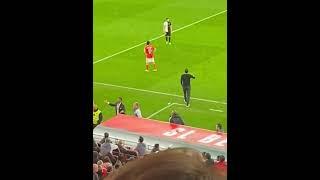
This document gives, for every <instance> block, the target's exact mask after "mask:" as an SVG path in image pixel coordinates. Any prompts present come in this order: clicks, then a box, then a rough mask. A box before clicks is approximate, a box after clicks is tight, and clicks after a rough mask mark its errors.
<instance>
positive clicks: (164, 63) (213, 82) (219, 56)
mask: <svg viewBox="0 0 320 180" xmlns="http://www.w3.org/2000/svg"><path fill="white" fill-rule="evenodd" d="M226 8H227V2H226V0H197V1H194V0H183V1H181V0H162V1H147V0H139V1H134V0H121V1H119V0H94V11H93V13H94V24H93V29H94V30H93V32H94V34H93V37H94V38H93V40H94V47H93V50H94V55H93V73H94V76H93V81H94V83H93V92H94V95H93V98H94V101H95V103H96V104H98V106H99V108H100V110H102V112H103V115H104V119H109V118H111V117H113V116H114V115H115V112H114V108H113V107H111V106H107V105H105V104H104V100H105V99H108V100H109V101H110V102H115V101H116V100H117V97H119V96H121V97H122V98H123V103H124V104H125V106H126V111H127V114H129V115H130V114H133V112H132V104H133V103H134V102H139V104H140V108H141V111H142V115H143V117H146V118H151V119H156V120H161V121H168V118H169V115H170V112H171V111H172V110H176V111H177V112H178V114H179V115H180V116H181V117H182V118H183V120H184V121H185V123H186V125H189V126H193V127H200V128H204V129H211V130H213V129H214V128H215V125H216V124H217V123H221V124H222V125H223V128H224V130H226V128H227V122H226V121H227V104H226V101H227V11H226ZM166 17H168V18H170V20H171V22H172V27H173V33H172V44H171V45H166V43H165V38H164V37H163V36H161V35H163V32H162V30H163V29H162V28H163V22H164V20H165V18H166ZM147 40H151V43H152V44H153V45H154V46H155V47H156V52H155V62H156V63H157V66H158V71H157V72H153V71H152V66H151V71H150V72H145V56H144V53H143V49H144V44H145V42H146V41H147ZM185 68H188V69H189V72H190V73H191V74H193V75H194V76H195V77H196V79H192V80H191V81H192V82H191V86H192V89H191V105H190V107H186V106H185V105H184V102H183V98H182V96H183V93H182V88H181V86H180V76H181V74H182V73H183V72H184V69H185ZM133 125H134V124H133Z"/></svg>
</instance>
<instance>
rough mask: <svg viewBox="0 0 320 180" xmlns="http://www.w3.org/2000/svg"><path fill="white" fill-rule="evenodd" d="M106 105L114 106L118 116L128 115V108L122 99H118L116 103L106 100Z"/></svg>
mask: <svg viewBox="0 0 320 180" xmlns="http://www.w3.org/2000/svg"><path fill="white" fill-rule="evenodd" d="M105 103H107V104H109V105H110V106H114V108H115V111H116V115H118V114H126V108H125V106H124V104H123V103H122V97H118V101H117V102H116V103H110V102H109V101H108V100H105Z"/></svg>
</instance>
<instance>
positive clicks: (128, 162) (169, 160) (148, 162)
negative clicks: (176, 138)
mask: <svg viewBox="0 0 320 180" xmlns="http://www.w3.org/2000/svg"><path fill="white" fill-rule="evenodd" d="M193 156H194V157H197V158H196V160H191V159H189V163H191V164H189V165H186V162H185V161H186V160H188V158H190V157H193ZM164 157H166V158H164ZM182 157H184V158H182ZM193 159H194V158H193ZM153 163H155V164H153ZM192 163H193V164H192ZM173 164H175V165H174V166H173ZM179 164H180V166H181V167H176V165H179ZM199 164H200V165H199ZM133 166H134V167H135V169H132V167H133ZM145 166H146V167H145ZM152 167H155V169H154V170H152ZM156 167H159V168H158V169H156ZM182 167H184V168H182ZM150 168H151V169H150ZM167 168H171V170H168V169H167ZM188 168H190V169H188ZM139 169H140V170H139ZM182 169H184V170H185V173H186V174H185V175H188V174H189V175H192V174H193V176H199V177H200V175H201V173H202V176H206V177H208V178H207V179H212V177H211V176H215V178H214V179H219V178H220V179H221V178H222V179H226V176H227V164H226V162H225V157H224V156H218V157H217V159H216V160H214V159H212V157H211V155H210V154H209V153H207V152H203V153H202V155H201V153H199V152H198V151H196V150H192V149H187V148H173V149H171V148H170V149H167V150H160V146H159V144H154V146H153V149H152V150H151V151H148V150H147V145H146V144H145V143H144V138H143V137H142V136H140V137H139V139H138V142H137V145H136V146H135V147H132V146H126V145H125V144H124V142H123V141H122V140H115V141H114V142H112V141H111V140H110V138H109V134H108V133H104V137H103V138H102V139H101V140H100V141H99V142H95V141H93V180H107V179H112V180H118V179H119V180H131V179H132V178H133V177H134V176H139V175H138V174H139V173H141V174H143V175H141V176H139V177H135V178H134V179H137V180H138V179H141V180H147V179H148V177H149V178H150V179H161V178H163V179H166V180H170V178H168V177H167V175H169V174H170V173H173V174H174V171H176V172H175V175H176V177H175V178H173V179H179V178H178V176H179V177H180V176H181V177H184V175H183V174H182V172H180V171H181V170H182ZM145 171H148V172H150V173H151V175H152V174H153V175H154V177H153V178H151V175H150V174H148V173H147V172H145ZM157 171H166V172H162V173H161V172H157ZM171 171H172V172H171ZM189 171H190V172H189ZM199 172H201V173H200V174H197V173H199ZM157 173H158V175H157ZM179 173H180V174H179ZM194 173H195V174H194ZM208 173H209V174H208ZM210 173H211V175H210ZM212 174H213V175H212ZM155 176H159V177H155ZM180 179H181V178H180ZM182 179H183V178H182ZM195 179H197V178H195Z"/></svg>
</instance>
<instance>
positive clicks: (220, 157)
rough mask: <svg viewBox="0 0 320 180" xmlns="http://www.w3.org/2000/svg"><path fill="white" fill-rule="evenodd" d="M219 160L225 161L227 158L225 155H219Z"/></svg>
mask: <svg viewBox="0 0 320 180" xmlns="http://www.w3.org/2000/svg"><path fill="white" fill-rule="evenodd" d="M217 160H218V161H219V162H224V161H225V160H226V158H225V157H224V156H223V155H220V156H218V158H217Z"/></svg>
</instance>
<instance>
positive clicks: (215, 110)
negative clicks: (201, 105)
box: [209, 109, 223, 112]
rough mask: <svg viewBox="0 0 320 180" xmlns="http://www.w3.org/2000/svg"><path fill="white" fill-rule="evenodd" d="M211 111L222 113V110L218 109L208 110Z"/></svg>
mask: <svg viewBox="0 0 320 180" xmlns="http://www.w3.org/2000/svg"><path fill="white" fill-rule="evenodd" d="M209 110H211V111H217V112H223V111H222V110H219V109H209Z"/></svg>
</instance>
